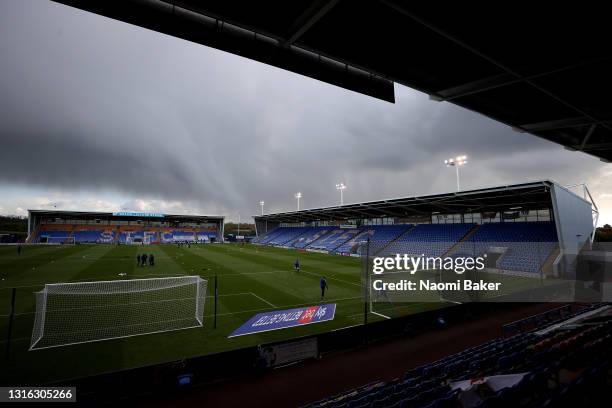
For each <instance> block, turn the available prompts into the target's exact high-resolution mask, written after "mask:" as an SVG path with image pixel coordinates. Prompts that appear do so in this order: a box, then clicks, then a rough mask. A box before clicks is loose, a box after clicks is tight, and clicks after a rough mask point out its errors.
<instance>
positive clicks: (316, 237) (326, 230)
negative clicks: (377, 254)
mask: <svg viewBox="0 0 612 408" xmlns="http://www.w3.org/2000/svg"><path fill="white" fill-rule="evenodd" d="M411 227H412V225H410V224H397V225H369V226H362V227H360V228H348V229H347V228H334V227H279V228H276V229H274V230H271V231H270V232H268V233H267V234H265V235H262V236H261V237H258V239H257V240H255V241H253V242H254V243H256V244H261V245H271V246H292V247H295V248H306V249H315V250H325V251H328V252H334V253H353V254H354V253H358V249H359V248H358V247H359V244H360V243H362V242H365V241H366V240H367V239H368V237H369V238H370V241H371V243H372V245H373V246H375V247H376V248H382V247H384V246H385V245H387V244H388V243H390V242H391V241H393V240H394V239H396V238H397V237H398V236H400V235H401V234H403V233H404V232H405V231H407V230H408V229H409V228H411Z"/></svg>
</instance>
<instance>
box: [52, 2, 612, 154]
mask: <svg viewBox="0 0 612 408" xmlns="http://www.w3.org/2000/svg"><path fill="white" fill-rule="evenodd" d="M55 1H57V2H60V3H64V4H67V5H71V6H74V7H78V8H81V9H83V10H88V11H91V12H94V13H97V14H101V15H104V16H107V17H111V18H114V19H117V20H121V21H125V22H128V23H131V24H135V25H138V26H142V27H145V28H149V29H151V30H155V31H158V32H161V33H165V34H168V35H172V36H175V37H179V38H183V39H185V40H189V41H193V42H196V43H200V44H204V45H207V46H210V47H214V48H217V49H220V50H224V51H227V52H230V53H233V54H237V55H241V56H243V57H246V58H251V59H254V60H257V61H260V62H263V63H266V64H270V65H273V66H276V67H280V68H284V69H287V70H289V71H293V72H296V73H299V74H302V75H306V76H309V77H312V78H316V79H319V80H321V81H324V82H328V83H331V84H334V85H337V86H341V87H343V88H346V89H350V90H353V91H356V92H360V93H363V94H366V95H370V96H373V97H376V98H380V99H383V100H386V101H390V102H393V101H394V100H395V94H394V89H393V83H394V82H397V83H399V84H402V85H405V86H408V87H411V88H414V89H417V90H420V91H422V92H425V93H427V94H429V95H430V96H431V98H432V99H435V100H440V101H449V102H452V103H455V104H457V105H460V106H462V107H465V108H467V109H470V110H473V111H476V112H479V113H482V114H484V115H486V116H488V117H491V118H493V119H495V120H498V121H500V122H502V123H505V124H508V125H510V126H512V127H513V128H515V129H516V130H517V131H520V132H529V133H532V134H534V135H537V136H540V137H542V138H544V139H547V140H550V141H552V142H555V143H559V144H561V145H563V146H565V147H566V148H568V149H570V150H579V151H584V152H586V153H589V154H591V155H594V156H597V157H599V158H600V159H602V160H603V161H607V162H609V161H611V160H612V104H610V102H609V96H610V94H611V92H612V76H611V75H609V73H610V72H612V47H610V45H609V37H610V36H609V32H608V31H609V24H608V19H609V18H608V14H609V13H607V11H606V10H605V6H604V5H602V6H601V7H603V8H602V9H598V8H597V7H596V6H593V5H586V4H585V5H579V6H576V4H571V3H568V4H563V3H558V2H557V3H555V4H554V6H547V7H542V10H539V9H538V8H537V7H531V6H530V7H529V8H528V10H526V9H525V7H523V6H521V5H518V4H516V5H515V4H508V5H506V6H505V7H503V8H499V9H497V10H494V9H492V8H488V9H486V10H483V7H482V4H480V3H466V2H454V3H445V4H444V6H443V7H441V6H440V5H438V4H436V5H434V7H429V8H428V7H426V6H424V5H423V4H421V3H415V2H410V3H408V2H400V1H398V0H315V1H307V0H291V1H267V2H242V1H240V2H238V1H236V0H223V1H219V0H217V1H200V0H174V1H169V0H55ZM483 12H488V13H489V14H488V15H487V17H486V18H483Z"/></svg>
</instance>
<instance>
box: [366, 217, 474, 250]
mask: <svg viewBox="0 0 612 408" xmlns="http://www.w3.org/2000/svg"><path fill="white" fill-rule="evenodd" d="M474 226H475V224H419V225H417V226H415V227H414V228H412V229H410V230H409V231H408V232H406V233H405V234H402V235H401V236H400V237H398V238H397V239H396V240H395V241H393V242H392V243H391V244H390V245H389V246H387V247H386V248H385V249H383V250H382V251H381V253H380V254H378V255H379V256H384V255H395V254H411V255H415V256H419V255H422V254H424V255H430V256H442V255H444V254H445V253H447V252H448V251H449V250H450V249H451V247H452V246H453V245H455V244H456V243H457V242H458V241H459V240H460V239H461V238H463V237H464V236H465V235H466V234H467V233H468V232H469V231H470V230H471V229H472V228H474Z"/></svg>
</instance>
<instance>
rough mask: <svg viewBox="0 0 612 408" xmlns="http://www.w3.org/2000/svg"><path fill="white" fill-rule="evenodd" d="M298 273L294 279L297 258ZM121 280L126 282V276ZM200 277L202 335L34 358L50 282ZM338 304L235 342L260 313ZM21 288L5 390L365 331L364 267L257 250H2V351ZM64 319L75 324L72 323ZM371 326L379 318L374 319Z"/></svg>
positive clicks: (67, 349) (151, 338) (77, 348)
mask: <svg viewBox="0 0 612 408" xmlns="http://www.w3.org/2000/svg"><path fill="white" fill-rule="evenodd" d="M145 252H146V253H147V254H154V255H155V261H156V262H155V263H156V265H155V266H153V267H151V266H146V267H138V266H137V265H136V255H137V254H139V253H145ZM298 256H299V258H300V262H301V266H302V268H301V271H300V272H295V271H294V270H293V263H294V262H295V260H296V257H298ZM119 274H122V275H123V274H125V275H123V276H121V275H119ZM181 275H199V276H201V277H202V278H203V279H206V280H207V281H208V293H207V297H206V303H205V310H204V325H203V327H201V328H200V327H198V328H193V329H186V330H179V331H172V332H165V333H158V334H149V335H142V336H134V337H129V338H123V339H114V340H107V341H99V342H93V343H86V344H76V345H70V346H62V347H54V348H49V349H41V350H33V351H28V349H29V346H30V340H31V335H32V328H33V322H34V311H35V297H34V292H37V291H39V290H41V289H42V288H43V286H44V284H45V283H57V282H86V281H102V280H116V279H136V278H160V277H170V276H181ZM323 275H324V276H325V277H326V278H327V281H328V285H329V290H328V292H327V294H326V299H325V300H324V302H326V303H336V305H337V309H336V315H335V318H334V320H332V321H328V322H323V323H318V324H312V325H307V326H303V327H296V328H289V329H282V330H276V331H269V332H265V333H260V334H251V335H246V336H240V337H233V338H228V335H229V334H230V333H231V332H233V331H234V330H235V329H236V328H238V327H239V326H240V325H241V324H243V323H244V322H245V321H246V320H248V319H249V318H250V317H252V316H253V315H254V314H256V313H259V312H263V311H270V310H283V309H290V308H293V307H300V306H310V305H315V304H318V303H321V298H320V289H319V279H320V277H321V276H323ZM215 276H217V279H218V305H217V327H216V328H213V312H214V307H213V304H214V301H213V290H212V288H213V281H214V277H215ZM13 288H16V292H15V293H16V298H15V308H14V318H13V328H12V335H11V339H12V340H11V342H10V354H9V359H8V360H6V359H5V357H4V353H3V355H2V357H1V358H2V364H0V366H3V367H4V368H3V369H2V370H0V383H2V384H8V383H13V384H16V383H29V384H33V383H44V382H49V381H55V380H63V379H69V378H75V377H82V376H87V375H92V374H96V373H103V372H111V371H116V370H121V369H128V368H133V367H140V366H146V365H153V364H158V363H164V362H169V361H174V360H180V359H183V358H187V357H193V356H201V355H206V354H210V353H217V352H221V351H227V350H232V349H237V348H241V347H246V346H253V345H257V344H263V343H267V342H274V341H279V340H285V339H289V338H294V337H300V336H305V335H311V334H316V333H323V332H327V331H330V330H335V329H339V328H342V327H348V326H355V325H359V324H362V323H363V320H364V304H363V299H362V288H361V263H360V260H359V259H357V258H350V257H341V256H332V255H326V254H318V253H298V252H296V251H289V250H286V249H280V248H269V247H259V246H253V245H238V244H223V245H220V244H218V245H192V246H191V248H186V247H181V248H178V247H176V246H174V245H147V246H125V245H123V246H114V245H74V246H25V247H24V248H23V251H22V253H21V254H20V255H19V254H17V250H16V248H15V247H14V246H6V247H0V346H1V349H2V351H3V352H4V351H5V349H6V345H7V341H6V339H7V333H8V322H9V313H10V310H11V297H12V289H13ZM436 307H440V305H439V304H438V305H436V304H432V303H430V304H423V303H415V304H406V305H403V306H402V307H401V310H399V309H397V308H396V310H394V312H395V313H398V314H410V313H419V312H422V311H425V310H429V309H432V308H436ZM66 318H67V319H69V318H70V316H69V314H67V317H66ZM368 319H369V321H374V320H377V319H381V317H380V316H377V315H375V314H370V315H369V317H368Z"/></svg>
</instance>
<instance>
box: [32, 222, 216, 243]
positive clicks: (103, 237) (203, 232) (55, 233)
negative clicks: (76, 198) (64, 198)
mask: <svg viewBox="0 0 612 408" xmlns="http://www.w3.org/2000/svg"><path fill="white" fill-rule="evenodd" d="M217 236H218V231H217V230H211V229H197V228H195V229H171V230H169V229H159V228H147V229H146V230H144V229H138V228H135V227H119V228H117V229H115V230H114V229H112V228H100V227H99V226H88V225H66V224H64V225H53V224H50V225H43V226H42V227H41V228H40V230H39V231H38V232H37V233H36V237H35V238H34V240H33V241H32V242H34V243H52V244H54V243H57V244H60V243H65V242H66V241H67V240H69V238H70V237H74V242H75V243H79V244H112V243H115V242H118V243H120V244H129V243H134V242H143V241H144V242H148V243H151V244H156V243H162V244H171V243H174V242H202V243H206V242H210V241H211V240H212V239H216V238H217Z"/></svg>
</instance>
